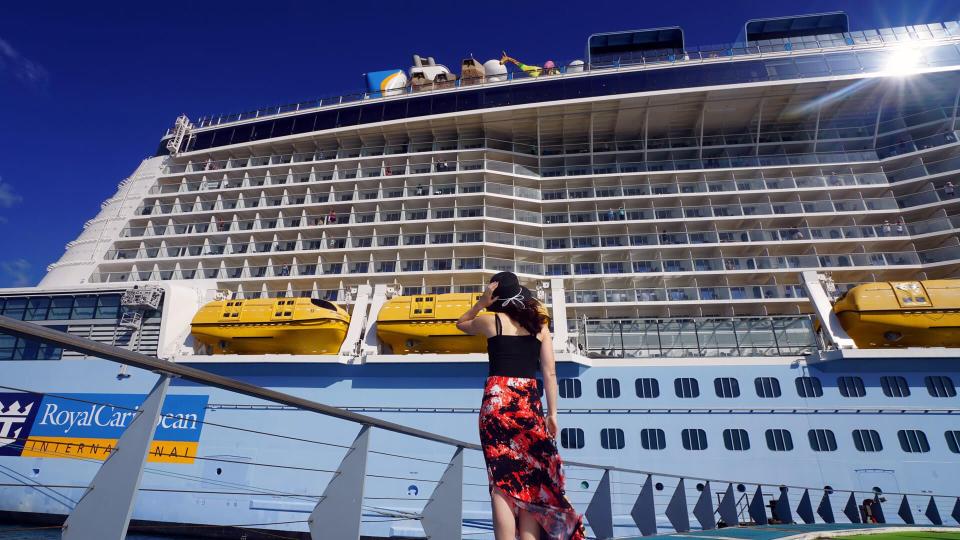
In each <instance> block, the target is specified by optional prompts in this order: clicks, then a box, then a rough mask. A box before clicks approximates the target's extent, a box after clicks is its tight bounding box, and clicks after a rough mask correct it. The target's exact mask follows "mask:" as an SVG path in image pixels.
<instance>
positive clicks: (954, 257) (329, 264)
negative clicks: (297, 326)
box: [91, 246, 960, 283]
mask: <svg viewBox="0 0 960 540" xmlns="http://www.w3.org/2000/svg"><path fill="white" fill-rule="evenodd" d="M591 259H593V260H590V261H582V262H578V261H574V262H569V263H567V262H564V263H560V262H552V263H543V262H539V261H535V260H516V259H506V258H501V257H492V256H479V255H478V256H469V257H456V258H451V257H439V258H430V257H427V258H400V256H397V258H396V259H395V260H394V261H371V260H370V259H369V258H366V257H365V258H364V260H362V261H350V260H349V258H347V257H346V256H345V255H341V256H340V257H339V258H338V259H337V260H336V261H330V260H329V259H327V258H326V257H324V262H322V263H318V264H312V263H311V264H295V261H293V260H291V262H289V263H287V262H284V263H280V264H277V263H273V264H270V263H268V262H261V261H256V260H247V261H245V262H244V264H242V265H237V266H227V265H226V263H224V262H221V263H220V264H219V265H218V266H217V267H214V268H206V267H205V266H204V265H203V264H200V263H198V264H197V265H196V266H195V267H194V268H185V267H187V266H190V265H191V263H167V264H165V265H164V266H165V267H166V268H161V267H160V266H159V265H156V264H155V265H152V266H153V268H151V269H139V268H138V267H136V265H134V268H133V269H130V270H119V271H98V272H96V273H95V274H94V275H93V277H92V278H91V281H93V282H98V283H103V282H108V283H112V282H123V281H137V280H142V281H148V280H170V279H194V278H196V277H198V275H197V274H196V272H199V273H200V274H199V277H203V278H206V279H252V278H274V277H277V278H297V277H300V278H302V277H313V276H346V275H369V276H373V275H387V274H395V273H406V272H415V273H421V272H431V273H436V272H465V271H467V272H469V271H477V270H484V271H489V272H494V273H496V272H504V271H510V272H515V273H517V274H523V275H527V276H530V277H537V278H542V277H547V276H550V277H616V276H623V275H634V276H635V275H638V274H644V275H650V276H656V275H661V276H683V275H688V274H701V275H706V274H710V273H716V274H731V273H736V272H743V273H746V274H752V273H756V272H758V271H765V272H767V273H770V272H788V273H796V272H799V271H803V270H814V269H815V270H822V271H844V270H869V269H877V268H880V269H888V268H896V267H911V268H923V267H925V266H930V265H938V264H943V263H956V262H958V261H960V246H950V247H943V248H936V249H931V250H926V251H919V252H918V251H902V252H888V253H849V254H812V255H789V256H773V257H767V256H761V257H720V258H676V259H657V260H631V259H630V258H629V257H627V258H625V259H623V260H606V261H603V262H594V261H595V258H594V257H591ZM389 262H396V264H393V265H391V264H384V263H389ZM304 272H311V273H309V274H308V273H304Z"/></svg>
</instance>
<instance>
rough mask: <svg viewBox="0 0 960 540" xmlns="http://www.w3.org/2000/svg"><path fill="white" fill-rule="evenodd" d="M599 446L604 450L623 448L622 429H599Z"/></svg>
mask: <svg viewBox="0 0 960 540" xmlns="http://www.w3.org/2000/svg"><path fill="white" fill-rule="evenodd" d="M600 446H601V447H603V448H604V449H606V450H620V449H621V448H623V447H624V438H623V430H622V429H619V428H604V429H602V430H600Z"/></svg>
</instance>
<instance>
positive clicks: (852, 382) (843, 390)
mask: <svg viewBox="0 0 960 540" xmlns="http://www.w3.org/2000/svg"><path fill="white" fill-rule="evenodd" d="M837 387H838V388H839V389H840V395H841V396H843V397H863V396H865V395H867V390H866V389H865V388H864V387H863V379H861V378H860V377H837Z"/></svg>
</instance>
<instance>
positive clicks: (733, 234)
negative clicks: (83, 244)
mask: <svg viewBox="0 0 960 540" xmlns="http://www.w3.org/2000/svg"><path fill="white" fill-rule="evenodd" d="M953 230H960V216H951V217H944V218H936V219H931V220H928V221H923V222H918V223H910V224H904V223H901V222H896V223H886V224H881V225H855V226H843V227H781V228H776V229H736V230H717V231H681V232H664V233H659V234H658V233H640V234H612V235H602V236H600V235H583V234H580V235H565V236H550V237H546V238H544V237H540V236H530V235H523V234H514V233H506V232H500V231H483V230H459V231H448V232H431V233H429V234H428V233H426V232H423V233H407V234H404V235H400V234H380V235H358V236H349V237H347V236H342V237H333V236H330V237H326V238H301V239H278V240H273V239H269V240H260V241H256V240H255V241H253V242H249V241H234V242H220V243H218V242H207V243H197V244H193V243H191V244H185V245H163V246H158V245H154V246H143V247H130V248H115V249H109V250H107V252H106V254H105V255H104V259H105V260H130V259H157V258H184V257H201V256H223V255H239V254H248V255H252V254H260V253H286V254H291V255H295V256H298V255H301V254H305V253H309V252H315V251H319V250H323V251H332V250H354V249H365V248H399V247H401V246H402V247H410V246H437V245H469V244H478V243H482V242H487V243H493V244H502V245H507V246H517V247H522V248H528V249H538V250H547V251H551V250H577V249H591V250H593V249H596V248H627V247H629V248H644V247H647V248H651V247H657V246H671V247H677V246H683V245H689V246H696V247H704V248H709V247H717V246H719V245H720V244H728V243H770V242H773V243H794V242H809V241H811V240H813V241H817V242H819V241H824V240H836V241H842V240H858V241H859V240H865V239H884V238H890V239H896V238H904V237H907V236H908V235H921V234H933V233H937V232H943V231H953Z"/></svg>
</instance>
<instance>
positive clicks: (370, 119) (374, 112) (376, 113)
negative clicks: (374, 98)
mask: <svg viewBox="0 0 960 540" xmlns="http://www.w3.org/2000/svg"><path fill="white" fill-rule="evenodd" d="M382 120H383V104H382V103H377V104H375V105H366V106H364V107H360V123H361V124H372V123H375V122H380V121H382Z"/></svg>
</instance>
